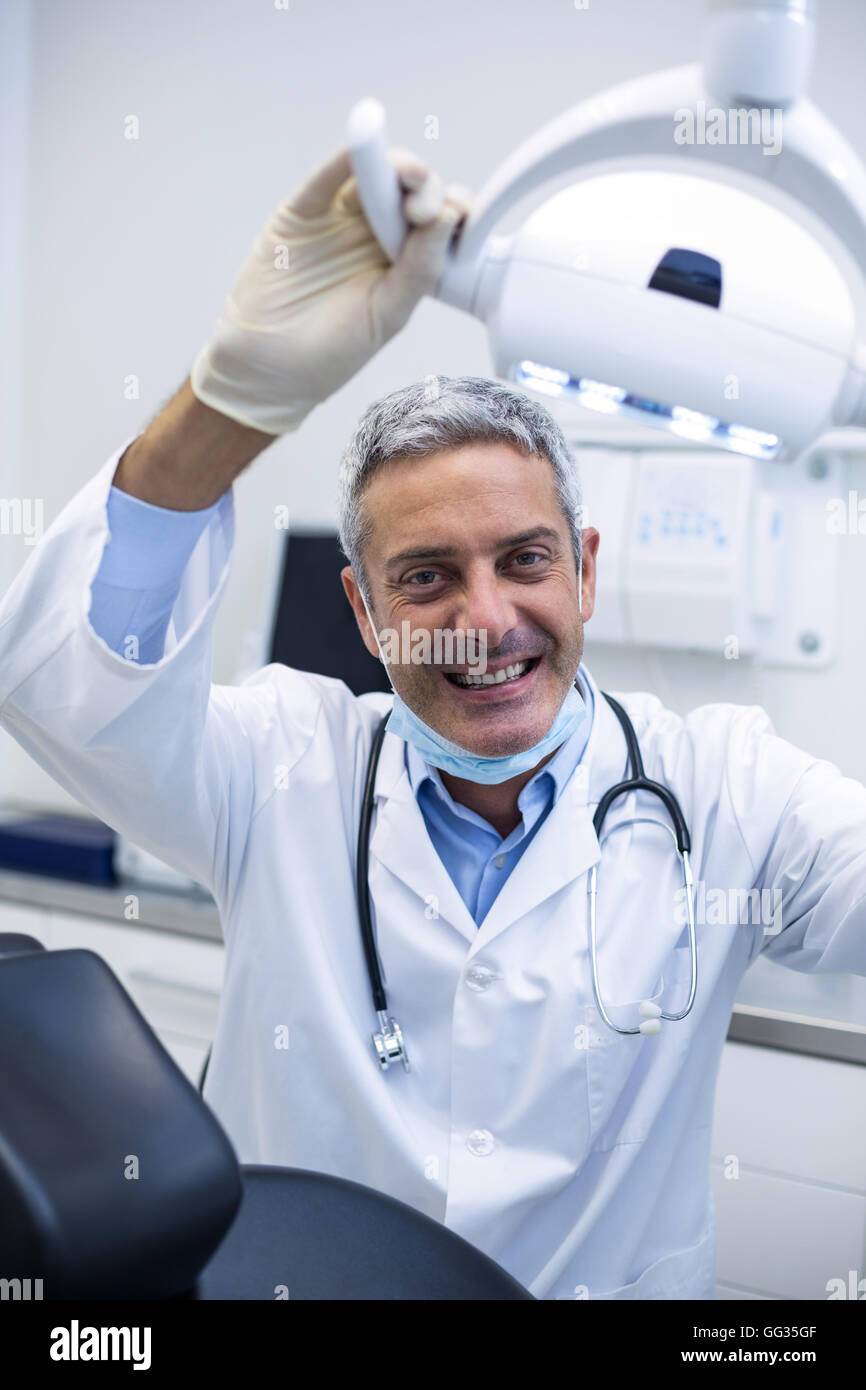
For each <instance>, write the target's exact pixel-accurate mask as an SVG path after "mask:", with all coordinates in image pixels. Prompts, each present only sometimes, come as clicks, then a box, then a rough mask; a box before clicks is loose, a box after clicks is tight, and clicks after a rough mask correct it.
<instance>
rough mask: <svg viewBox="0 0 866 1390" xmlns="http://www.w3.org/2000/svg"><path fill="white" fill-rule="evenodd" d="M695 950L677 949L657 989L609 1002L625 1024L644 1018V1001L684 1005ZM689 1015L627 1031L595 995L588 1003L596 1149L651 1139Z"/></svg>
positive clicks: (670, 1008)
mask: <svg viewBox="0 0 866 1390" xmlns="http://www.w3.org/2000/svg"><path fill="white" fill-rule="evenodd" d="M690 971H691V959H690V955H689V952H688V951H687V950H686V951H685V952H683V951H681V950H677V951H674V952H673V955H672V958H671V960H670V961H669V962H668V964H667V969H666V971H665V973H664V975H663V976H662V977H661V979H660V981H659V983H658V986H657V988H656V990H655V991H654V993H652V994H649V995H646V994H645V995H642V996H641V998H640V999H634V1000H630V1001H628V1002H622V1003H617V1004H613V1003H609V1002H608V1000H607V997H605V1000H604V1003H605V1008H606V1009H607V1012H608V1014H609V1015H610V1017H611V1019H612V1020H613V1022H614V1023H617V1024H618V1025H619V1026H620V1027H621V1028H635V1027H637V1026H638V1024H640V1022H641V1021H642V1020H641V1016H640V1014H639V1013H638V1008H639V1005H640V1004H641V1003H642V1002H643V1001H644V1000H646V1001H648V1002H650V1003H653V1004H657V1005H658V1006H659V1007H660V1008H662V1009H663V1010H664V1011H665V1012H667V1013H674V1012H677V1011H678V1010H680V1009H681V1008H683V1006H684V1005H685V1003H686V1001H687V999H688V992H689V981H690ZM690 1031H691V1030H690V1029H689V1027H688V1020H687V1019H686V1020H679V1021H678V1022H671V1021H663V1022H662V1027H661V1032H660V1033H658V1034H656V1035H652V1034H650V1035H645V1034H642V1033H635V1034H623V1033H617V1032H615V1030H614V1029H613V1028H610V1027H609V1026H608V1025H607V1024H606V1023H605V1021H604V1019H603V1018H602V1016H601V1014H600V1013H599V1011H598V1007H597V1005H596V1003H595V1000H593V1001H592V1003H590V1004H587V1005H585V1006H584V1010H583V1036H584V1044H585V1047H586V1049H587V1058H586V1086H587V1102H588V1107H589V1131H590V1143H591V1146H592V1148H593V1149H595V1150H605V1149H612V1148H615V1147H616V1145H618V1144H634V1143H639V1142H640V1141H641V1140H642V1139H645V1138H646V1136H647V1135H648V1133H649V1131H650V1129H651V1128H652V1125H653V1122H654V1121H655V1119H656V1117H657V1115H658V1112H659V1109H660V1108H661V1106H662V1105H663V1104H664V1102H665V1099H666V1097H667V1095H668V1092H669V1090H670V1086H671V1084H672V1082H673V1081H674V1079H675V1077H676V1075H677V1073H678V1071H679V1068H680V1066H681V1064H682V1060H683V1058H684V1056H685V1052H686V1050H687V1048H688V1041H689V1035H690Z"/></svg>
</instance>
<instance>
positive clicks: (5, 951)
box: [0, 931, 45, 957]
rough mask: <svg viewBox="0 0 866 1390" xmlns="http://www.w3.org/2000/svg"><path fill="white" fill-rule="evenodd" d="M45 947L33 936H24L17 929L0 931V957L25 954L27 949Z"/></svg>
mask: <svg viewBox="0 0 866 1390" xmlns="http://www.w3.org/2000/svg"><path fill="white" fill-rule="evenodd" d="M44 950H45V947H44V946H43V945H42V942H41V941H37V940H36V937H35V936H25V934H24V932H19V931H0V957H2V956H18V955H22V954H23V955H26V954H27V953H28V951H44Z"/></svg>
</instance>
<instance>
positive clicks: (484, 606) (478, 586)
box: [453, 570, 518, 649]
mask: <svg viewBox="0 0 866 1390" xmlns="http://www.w3.org/2000/svg"><path fill="white" fill-rule="evenodd" d="M453 621H454V627H455V629H457V630H461V629H462V630H466V629H467V628H472V629H474V631H475V632H477V633H480V632H485V633H486V634H487V635H486V643H487V647H488V649H489V648H491V647H498V645H499V643H500V642H501V641H502V639H503V637H504V636H505V634H506V633H507V632H510V631H511V629H512V628H513V627H516V626H517V623H518V615H517V610H516V608H515V606H514V604H513V602H512V601H511V599H510V597H509V594H508V586H507V584H506V583H505V582H504V581H503V580H502V579H501V578H500V577H499V576H498V575H496V574H495V573H493V572H491V571H487V570H485V571H483V572H480V573H474V574H471V575H469V576H467V579H466V583H465V584H464V586H463V589H462V592H461V597H460V600H459V602H458V605H457V612H456V613H455V615H454V620H453Z"/></svg>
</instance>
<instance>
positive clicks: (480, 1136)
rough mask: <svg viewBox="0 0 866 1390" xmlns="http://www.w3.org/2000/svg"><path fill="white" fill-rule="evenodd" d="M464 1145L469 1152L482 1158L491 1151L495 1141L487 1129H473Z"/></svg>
mask: <svg viewBox="0 0 866 1390" xmlns="http://www.w3.org/2000/svg"><path fill="white" fill-rule="evenodd" d="M466 1147H467V1149H468V1150H469V1152H470V1153H472V1154H475V1155H476V1156H477V1157H478V1158H483V1157H484V1156H485V1155H486V1154H490V1153H493V1150H494V1149H495V1148H496V1143H495V1141H494V1138H493V1135H492V1134H491V1133H490V1130H489V1129H473V1131H472V1133H471V1134H470V1135H469V1138H468V1139H467V1140H466Z"/></svg>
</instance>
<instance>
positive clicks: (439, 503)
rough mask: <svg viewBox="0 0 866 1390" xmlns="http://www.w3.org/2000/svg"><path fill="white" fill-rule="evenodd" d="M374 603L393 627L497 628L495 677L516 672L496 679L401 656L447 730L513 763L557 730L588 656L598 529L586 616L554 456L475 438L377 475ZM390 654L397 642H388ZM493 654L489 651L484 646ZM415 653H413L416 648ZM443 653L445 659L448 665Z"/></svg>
mask: <svg viewBox="0 0 866 1390" xmlns="http://www.w3.org/2000/svg"><path fill="white" fill-rule="evenodd" d="M363 507H364V511H365V514H366V517H367V520H368V521H369V523H370V525H371V537H370V540H369V541H368V543H367V545H366V547H365V550H364V564H365V567H366V571H367V575H368V580H369V584H370V590H371V595H370V597H371V602H370V608H371V611H372V613H373V618H374V621H375V624H376V628H377V630H378V632H379V637H380V640H382V634H383V631H384V630H386V629H391V630H395V631H396V633H398V634H399V633H401V631H402V627H401V625H402V624H403V623H404V622H406V621H408V623H409V627H410V630H411V632H412V633H413V634H414V633H417V632H419V630H422V629H423V630H426V631H427V632H429V633H430V634H431V644H430V648H431V650H432V651H433V652H434V653H435V651H436V648H435V645H434V644H433V643H432V637H433V634H435V631H436V629H440V630H446V629H447V630H451V631H452V632H453V631H459V630H463V631H466V630H468V629H474V630H475V632H484V633H486V645H487V658H486V659H487V673H488V675H490V674H495V673H496V672H497V671H500V670H504V669H505V668H506V667H514V666H518V668H519V673H518V674H517V675H516V677H514V678H511V679H507V680H505V681H503V682H501V683H497V684H495V685H489V684H485V685H477V684H475V685H471V686H467V685H465V684H462V683H461V682H460V680H459V675H460V674H461V673H466V672H467V671H469V670H471V669H472V665H473V662H474V661H475V660H476V659H477V658H476V657H475V656H474V654H473V652H472V651H471V650H469V651H468V656H467V660H466V661H464V662H463V663H462V664H460V665H457V664H456V663H454V662H453V659H452V663H451V664H438V665H437V664H433V662H435V655H434V658H433V662H427V663H426V664H415V663H414V662H412V661H411V660H407V661H405V662H404V659H403V657H404V654H403V653H402V652H401V653H400V661H401V663H403V664H397V663H390V662H389V667H388V669H389V673H390V676H391V679H392V681H393V683H394V687H395V689H396V690H397V692H398V693H399V694H400V695H401V696H402V698H403V700H404V701H405V702H406V704H407V705H408V706H409V708H410V709H411V710H412V711H413V712H414V713H415V714H416V715H417V716H418V718H419V719H422V720H423V721H424V723H425V724H429V725H430V727H431V728H433V729H435V730H436V732H437V733H439V734H441V735H442V736H443V737H444V738H447V739H450V740H451V741H452V742H454V743H457V744H459V745H460V746H461V747H463V748H467V749H469V750H470V751H471V752H473V753H478V754H479V755H481V756H484V757H502V756H506V755H508V754H511V753H517V752H522V751H523V750H524V749H526V748H531V747H532V746H533V744H535V743H537V742H538V741H539V740H540V739H542V738H543V737H544V736H545V734H546V733H547V731H548V730H549V728H550V726H551V724H552V723H553V720H554V718H555V716H556V713H557V710H558V709H559V706H560V705H561V704H562V701H563V700H564V699H565V696H566V695H567V693H568V690H569V687H570V685H571V683H572V681H573V679H574V676H575V672H576V670H577V666H578V663H579V661H580V657H581V653H582V651H583V623H584V622H585V621H586V620H587V619H588V618H589V617H590V616H591V614H592V608H593V601H594V594H595V554H596V550H597V548H598V532H597V531H595V530H593V529H591V528H587V529H586V530H584V532H583V583H582V604H583V611H582V612H581V606H580V600H579V592H580V589H579V584H578V576H577V570H576V565H575V557H574V551H573V548H572V543H571V537H570V534H569V529H568V523H567V521H566V519H565V517H564V516H563V515H562V512H561V511H560V509H559V505H558V503H557V498H556V491H555V478H554V473H553V469H552V467H551V465H550V464H549V463H548V461H547V460H546V459H542V458H536V457H534V456H532V455H530V456H527V457H524V456H523V455H522V454H520V453H518V452H517V451H516V450H515V449H512V448H511V447H510V446H509V445H506V444H501V443H493V444H471V445H467V446H465V447H464V448H461V449H456V450H444V451H442V452H441V453H438V454H432V455H430V456H429V457H427V458H423V459H400V460H396V461H393V462H391V463H388V464H385V465H383V466H382V467H381V468H380V469H378V470H377V472H376V473H374V475H373V477H372V479H371V480H370V483H369V484H368V486H367V488H366V490H365V492H364V495H363ZM342 577H343V584H344V587H345V590H346V593H347V595H348V597H349V600H350V602H351V604H352V607H353V608H354V610H355V616H356V618H357V620H358V626H359V627H360V629H361V634H362V636H363V638H364V641H365V643H366V646H367V649H368V650H369V651H370V652H371V653H372V654H373V655H374V656H378V655H379V648H378V646H377V643H376V637H375V635H374V632H373V630H372V629H371V627H370V623H369V621H368V619H367V614H366V611H365V609H364V604H363V600H362V598H361V594H360V591H359V589H358V586H357V583H356V580H355V576H354V572H353V570H352V569H351V568H346V569H345V570H343V575H342ZM383 647H385V652H386V655H388V648H387V647H386V646H385V643H384V641H383ZM482 651H483V648H482ZM406 655H407V656H408V655H409V653H408V652H407V653H406ZM441 661H442V658H441V656H440V662H441Z"/></svg>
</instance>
